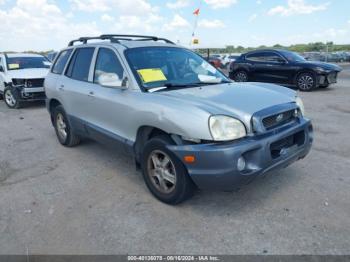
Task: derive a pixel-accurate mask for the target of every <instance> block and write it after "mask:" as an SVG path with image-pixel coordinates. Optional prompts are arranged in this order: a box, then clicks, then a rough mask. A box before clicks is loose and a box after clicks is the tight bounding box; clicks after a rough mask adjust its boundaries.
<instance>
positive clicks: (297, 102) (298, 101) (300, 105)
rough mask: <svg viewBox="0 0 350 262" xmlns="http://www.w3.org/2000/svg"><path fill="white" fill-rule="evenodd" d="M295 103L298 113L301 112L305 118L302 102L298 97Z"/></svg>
mask: <svg viewBox="0 0 350 262" xmlns="http://www.w3.org/2000/svg"><path fill="white" fill-rule="evenodd" d="M295 103H296V104H297V106H298V107H299V108H300V111H301V113H302V114H303V116H305V107H304V103H303V100H301V98H300V97H296V99H295Z"/></svg>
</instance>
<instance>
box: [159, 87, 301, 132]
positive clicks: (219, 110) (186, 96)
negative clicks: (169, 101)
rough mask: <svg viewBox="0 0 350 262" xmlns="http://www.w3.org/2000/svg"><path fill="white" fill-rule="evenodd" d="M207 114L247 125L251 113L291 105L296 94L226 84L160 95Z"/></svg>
mask: <svg viewBox="0 0 350 262" xmlns="http://www.w3.org/2000/svg"><path fill="white" fill-rule="evenodd" d="M162 94H163V95H164V96H170V97H173V98H178V99H181V100H182V101H183V102H186V103H190V104H192V105H193V106H196V107H199V108H201V109H203V110H205V111H207V112H208V113H210V114H224V115H230V116H233V117H236V118H238V119H240V120H241V121H243V122H245V123H246V124H247V125H249V123H250V120H251V117H252V115H253V114H254V113H256V112H258V111H261V110H263V109H266V108H268V107H272V106H275V105H280V104H285V103H292V102H294V101H295V97H296V92H295V91H293V90H290V89H288V88H285V87H282V86H278V85H273V84H265V83H230V84H220V85H211V86H203V87H194V88H186V89H180V90H174V91H165V92H162Z"/></svg>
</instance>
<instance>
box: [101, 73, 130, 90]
mask: <svg viewBox="0 0 350 262" xmlns="http://www.w3.org/2000/svg"><path fill="white" fill-rule="evenodd" d="M97 82H98V83H99V84H100V85H101V86H104V87H110V88H120V89H127V87H128V86H127V85H128V78H127V77H124V78H123V79H122V80H120V78H119V77H118V75H117V74H114V73H104V74H101V75H100V76H99V77H98V81H97Z"/></svg>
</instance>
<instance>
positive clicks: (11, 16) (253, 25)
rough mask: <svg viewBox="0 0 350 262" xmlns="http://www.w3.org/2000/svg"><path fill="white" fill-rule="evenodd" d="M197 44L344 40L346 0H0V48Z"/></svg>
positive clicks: (347, 38)
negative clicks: (116, 42) (100, 39)
mask: <svg viewBox="0 0 350 262" xmlns="http://www.w3.org/2000/svg"><path fill="white" fill-rule="evenodd" d="M198 7H200V14H199V16H198V27H197V29H196V30H195V35H196V38H198V39H199V43H200V44H199V46H198V47H224V46H226V45H235V46H238V45H241V46H245V47H247V46H252V47H255V46H260V45H274V44H282V45H290V44H297V43H308V42H316V41H322V42H326V41H333V42H335V43H337V44H350V1H349V0H0V51H5V50H12V51H23V50H35V51H44V50H51V49H54V50H59V49H62V48H64V47H65V46H66V45H67V43H68V42H69V41H70V40H71V39H75V38H78V37H81V36H95V35H100V34H103V33H119V34H146V35H155V36H161V37H166V38H169V39H170V40H172V41H174V42H178V43H180V44H182V45H184V46H188V45H189V43H190V42H191V38H192V32H193V28H194V24H195V19H196V16H195V15H193V12H194V11H195V10H196V9H197V8H198Z"/></svg>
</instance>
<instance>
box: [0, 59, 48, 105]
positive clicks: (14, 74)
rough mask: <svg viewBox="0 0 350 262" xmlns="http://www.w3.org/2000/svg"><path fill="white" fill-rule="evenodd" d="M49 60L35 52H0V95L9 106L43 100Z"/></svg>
mask: <svg viewBox="0 0 350 262" xmlns="http://www.w3.org/2000/svg"><path fill="white" fill-rule="evenodd" d="M50 65H51V63H50V61H49V60H47V58H46V57H44V56H42V55H35V54H0V96H3V97H4V101H5V103H6V105H7V106H8V107H9V108H20V107H21V104H22V102H23V101H37V100H45V92H44V78H45V76H46V75H47V73H48V71H49V68H50Z"/></svg>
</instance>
